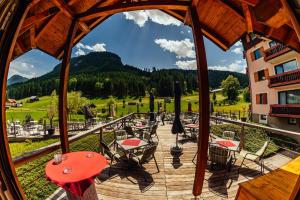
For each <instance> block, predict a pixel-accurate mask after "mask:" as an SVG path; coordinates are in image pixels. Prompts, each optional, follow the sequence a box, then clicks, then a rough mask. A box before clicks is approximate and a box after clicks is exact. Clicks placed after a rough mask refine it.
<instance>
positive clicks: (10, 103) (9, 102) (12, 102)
mask: <svg viewBox="0 0 300 200" xmlns="http://www.w3.org/2000/svg"><path fill="white" fill-rule="evenodd" d="M5 105H6V106H8V107H16V105H17V101H16V100H15V99H7V100H6V103H5Z"/></svg>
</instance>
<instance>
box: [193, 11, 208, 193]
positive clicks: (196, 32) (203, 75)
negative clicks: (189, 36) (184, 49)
mask: <svg viewBox="0 0 300 200" xmlns="http://www.w3.org/2000/svg"><path fill="white" fill-rule="evenodd" d="M188 12H189V17H190V19H191V24H192V29H193V36H194V43H195V50H196V56H197V75H198V84H199V135H198V153H197V163H196V172H195V179H194V187H193V194H194V196H199V195H200V194H201V192H202V186H203V181H204V175H205V168H206V162H207V149H208V139H209V120H210V117H209V114H210V113H209V88H208V70H207V61H206V53H205V46H204V41H203V34H202V31H201V24H200V19H199V15H198V11H197V8H196V7H194V6H191V7H190V8H189V11H188Z"/></svg>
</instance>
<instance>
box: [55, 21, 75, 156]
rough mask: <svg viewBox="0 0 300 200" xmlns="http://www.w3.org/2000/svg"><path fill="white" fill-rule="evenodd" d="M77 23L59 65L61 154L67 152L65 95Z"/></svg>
mask: <svg viewBox="0 0 300 200" xmlns="http://www.w3.org/2000/svg"><path fill="white" fill-rule="evenodd" d="M77 26H78V22H77V21H76V20H73V21H72V24H71V26H70V29H69V34H68V38H67V41H66V44H65V49H64V55H63V60H62V63H61V72H60V83H59V131H60V142H61V151H62V153H66V152H69V141H68V128H67V124H68V115H67V106H68V105H67V93H68V81H69V72H70V60H71V53H72V47H73V40H74V38H75V35H76V31H77Z"/></svg>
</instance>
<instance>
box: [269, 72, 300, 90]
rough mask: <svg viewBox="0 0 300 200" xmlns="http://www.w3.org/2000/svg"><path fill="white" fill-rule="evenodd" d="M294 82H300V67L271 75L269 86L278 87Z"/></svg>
mask: <svg viewBox="0 0 300 200" xmlns="http://www.w3.org/2000/svg"><path fill="white" fill-rule="evenodd" d="M295 83H300V69H296V70H293V71H289V72H285V73H282V74H277V75H274V76H271V77H270V81H269V87H278V86H282V85H290V84H295Z"/></svg>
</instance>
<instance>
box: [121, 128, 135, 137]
mask: <svg viewBox="0 0 300 200" xmlns="http://www.w3.org/2000/svg"><path fill="white" fill-rule="evenodd" d="M124 130H125V131H126V133H127V138H132V137H135V136H136V132H135V131H133V130H132V127H131V126H125V127H124Z"/></svg>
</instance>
